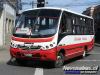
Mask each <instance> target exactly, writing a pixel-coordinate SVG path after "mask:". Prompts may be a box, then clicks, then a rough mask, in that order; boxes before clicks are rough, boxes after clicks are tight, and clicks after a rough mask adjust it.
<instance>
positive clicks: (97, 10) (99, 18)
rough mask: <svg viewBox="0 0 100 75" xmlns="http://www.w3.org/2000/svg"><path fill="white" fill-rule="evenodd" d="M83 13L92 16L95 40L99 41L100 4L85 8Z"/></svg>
mask: <svg viewBox="0 0 100 75" xmlns="http://www.w3.org/2000/svg"><path fill="white" fill-rule="evenodd" d="M83 14H85V15H88V16H91V17H93V18H94V27H95V35H96V37H95V41H96V42H99V43H100V5H98V6H92V7H89V8H87V9H86V10H85V11H84V12H83Z"/></svg>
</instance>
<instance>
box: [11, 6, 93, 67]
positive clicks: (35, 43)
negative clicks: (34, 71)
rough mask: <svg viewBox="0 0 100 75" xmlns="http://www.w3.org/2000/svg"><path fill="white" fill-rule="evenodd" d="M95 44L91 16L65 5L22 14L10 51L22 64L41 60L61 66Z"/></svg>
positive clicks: (32, 10)
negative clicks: (73, 10) (67, 7)
mask: <svg viewBox="0 0 100 75" xmlns="http://www.w3.org/2000/svg"><path fill="white" fill-rule="evenodd" d="M93 47H94V26H93V19H92V18H91V17H88V16H85V15H82V14H78V13H75V12H72V11H69V10H67V9H63V8H54V7H43V8H36V9H31V10H27V11H24V12H23V13H22V14H21V16H20V18H19V19H18V22H17V24H16V26H15V28H14V30H13V35H12V39H11V46H10V54H11V57H12V58H15V59H16V61H17V62H18V63H19V64H23V63H25V62H24V61H28V60H34V61H35V60H41V61H53V65H54V66H55V67H61V66H62V65H63V63H64V61H65V60H68V59H71V58H74V57H77V56H81V55H82V56H83V57H84V56H85V55H86V53H88V52H89V51H91V50H92V49H93ZM34 61H33V62H34Z"/></svg>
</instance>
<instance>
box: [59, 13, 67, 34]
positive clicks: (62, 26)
mask: <svg viewBox="0 0 100 75" xmlns="http://www.w3.org/2000/svg"><path fill="white" fill-rule="evenodd" d="M64 32H66V16H65V14H63V15H62V18H61V23H60V27H59V33H60V34H63V33H64Z"/></svg>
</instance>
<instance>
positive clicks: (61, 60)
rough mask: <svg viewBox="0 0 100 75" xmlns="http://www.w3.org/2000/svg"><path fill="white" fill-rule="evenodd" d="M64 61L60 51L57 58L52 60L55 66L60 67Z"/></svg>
mask: <svg viewBox="0 0 100 75" xmlns="http://www.w3.org/2000/svg"><path fill="white" fill-rule="evenodd" d="M63 63H64V55H63V54H62V53H58V55H57V60H56V61H55V62H54V67H55V68H60V67H62V66H63Z"/></svg>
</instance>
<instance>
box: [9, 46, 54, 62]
mask: <svg viewBox="0 0 100 75" xmlns="http://www.w3.org/2000/svg"><path fill="white" fill-rule="evenodd" d="M10 55H11V57H12V58H19V59H24V60H43V61H55V60H56V48H53V49H49V50H22V49H19V48H12V47H11V48H10Z"/></svg>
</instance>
